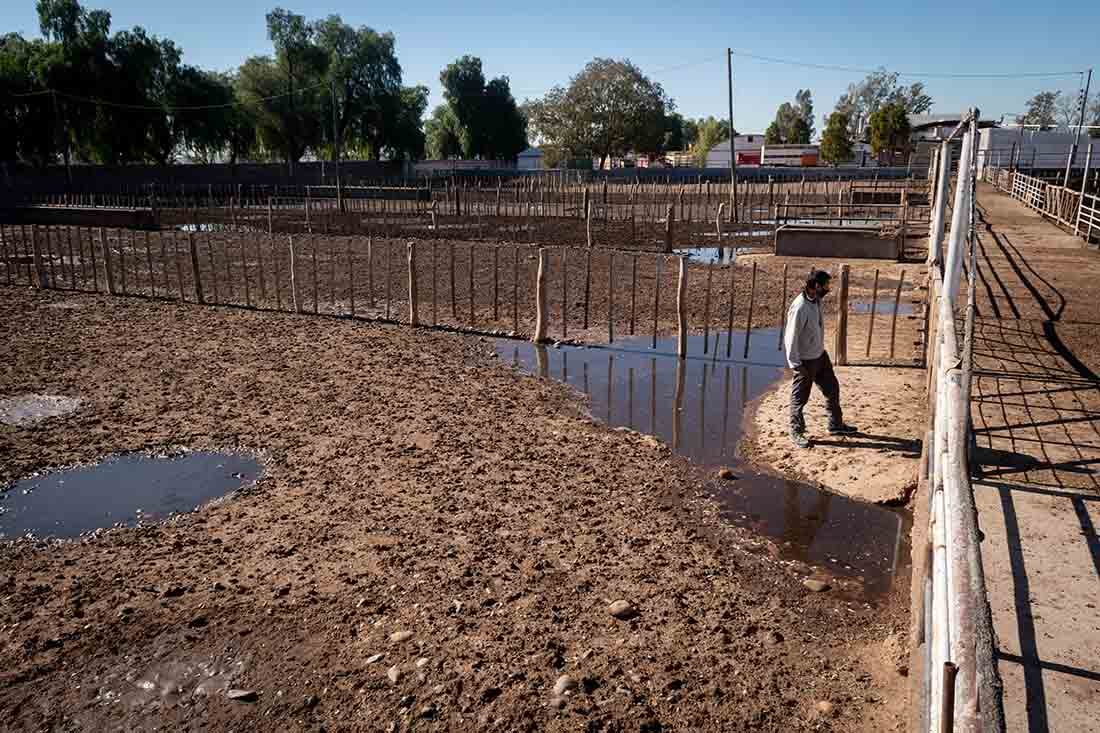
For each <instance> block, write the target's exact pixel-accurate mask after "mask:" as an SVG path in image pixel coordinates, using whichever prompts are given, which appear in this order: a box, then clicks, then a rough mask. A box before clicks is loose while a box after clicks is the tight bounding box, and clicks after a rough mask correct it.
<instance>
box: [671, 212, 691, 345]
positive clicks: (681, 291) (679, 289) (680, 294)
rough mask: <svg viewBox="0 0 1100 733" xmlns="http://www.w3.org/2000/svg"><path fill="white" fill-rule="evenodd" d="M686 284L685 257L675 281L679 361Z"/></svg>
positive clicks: (684, 333)
mask: <svg viewBox="0 0 1100 733" xmlns="http://www.w3.org/2000/svg"><path fill="white" fill-rule="evenodd" d="M670 208H671V207H670ZM687 283H688V264H687V257H680V276H679V278H678V279H677V280H676V355H677V356H678V357H680V358H681V359H683V358H684V357H686V356H687V328H688V322H687Z"/></svg>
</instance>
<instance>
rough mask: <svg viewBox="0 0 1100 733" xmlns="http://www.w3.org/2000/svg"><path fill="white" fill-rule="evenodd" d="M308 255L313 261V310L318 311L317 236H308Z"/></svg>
mask: <svg viewBox="0 0 1100 733" xmlns="http://www.w3.org/2000/svg"><path fill="white" fill-rule="evenodd" d="M309 255H310V260H311V261H312V262H313V273H312V274H313V277H312V278H311V279H312V281H313V312H314V313H318V312H320V311H318V309H317V237H315V236H312V235H311V236H310V238H309Z"/></svg>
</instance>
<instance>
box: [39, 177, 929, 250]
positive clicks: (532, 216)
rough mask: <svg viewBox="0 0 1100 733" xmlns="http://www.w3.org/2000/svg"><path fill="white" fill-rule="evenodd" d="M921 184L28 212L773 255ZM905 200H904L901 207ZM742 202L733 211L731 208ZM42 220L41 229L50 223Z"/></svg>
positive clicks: (529, 192)
mask: <svg viewBox="0 0 1100 733" xmlns="http://www.w3.org/2000/svg"><path fill="white" fill-rule="evenodd" d="M922 197H925V192H924V185H923V184H921V183H917V182H913V181H908V180H906V181H885V180H884V181H877V180H875V181H853V180H840V179H838V180H835V181H830V180H807V179H806V178H802V179H800V180H785V181H776V180H773V179H769V180H767V181H751V180H750V181H740V182H738V184H737V191H736V195H734V193H733V189H732V187H731V186H730V184H729V183H713V182H711V181H709V180H703V179H701V178H700V179H699V180H698V181H696V182H694V183H662V182H645V181H636V182H609V181H606V180H605V181H603V182H599V183H594V184H581V183H577V182H575V181H570V180H568V179H565V178H556V177H526V178H515V179H511V180H508V181H505V180H504V179H501V178H495V179H488V178H486V179H481V178H477V177H465V178H458V179H453V180H451V179H444V180H442V181H438V180H433V179H425V181H424V182H423V185H419V186H413V185H379V186H360V187H352V186H345V187H342V188H341V189H340V190H339V191H338V190H337V189H336V187H334V186H305V187H301V186H296V187H286V186H282V187H269V186H236V187H233V186H213V185H211V186H206V187H203V186H196V185H181V186H178V187H170V188H166V187H152V186H151V187H149V189H148V190H147V191H144V192H140V191H127V192H124V193H120V194H117V195H114V194H103V193H86V194H67V193H58V194H34V195H29V196H28V197H27V199H26V201H24V202H23V204H24V205H33V206H39V207H41V206H49V207H53V206H58V207H93V208H94V207H104V206H107V207H120V208H141V207H145V208H148V209H150V210H151V211H153V212H154V214H155V217H154V218H155V220H156V221H157V222H158V223H159V224H161V225H163V226H177V225H181V224H192V225H199V226H211V225H217V226H222V227H232V228H234V229H236V228H249V229H252V230H260V231H264V230H273V231H276V232H283V233H299V234H301V233H322V234H350V235H372V236H391V237H414V238H417V239H429V238H440V237H442V238H461V239H465V240H469V239H477V240H481V241H496V242H500V241H510V242H535V241H538V242H543V243H551V244H567V243H572V242H577V241H584V242H585V243H586V244H588V245H590V246H607V247H614V248H619V249H639V250H650V251H665V252H671V251H672V250H673V249H674V248H679V247H690V246H700V245H706V244H713V243H714V239H715V238H718V239H721V238H723V237H727V238H735V239H737V240H738V242H739V243H740V244H742V245H743V246H753V247H761V248H768V247H770V246H771V244H772V239H773V233H774V229H775V226H776V220H777V219H778V218H779V212H780V210H782V211H783V212H785V215H787V216H789V215H790V214H791V213H796V214H798V215H801V216H824V215H830V214H831V212H833V211H837V210H840V211H842V212H844V214H843V215H844V216H846V217H848V218H861V217H862V218H875V217H880V216H887V215H888V216H889V217H890V218H891V219H893V220H897V219H898V217H899V215H900V212H901V211H903V210H904V212H906V214H907V215H908V217H909V220H910V221H912V222H919V221H920V220H921V215H922V214H921V210H922V207H923V210H924V212H925V216H926V212H927V205H926V204H927V202H926V200H923V201H922ZM903 201H904V204H903ZM734 202H736V208H735V207H734V205H733V204H734ZM43 223H44V222H43Z"/></svg>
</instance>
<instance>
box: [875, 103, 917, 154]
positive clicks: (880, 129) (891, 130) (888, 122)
mask: <svg viewBox="0 0 1100 733" xmlns="http://www.w3.org/2000/svg"><path fill="white" fill-rule="evenodd" d="M909 129H910V128H909V115H908V113H907V112H906V111H905V107H903V106H901V105H900V104H887V105H884V106H883V107H880V108H879V109H878V110H877V111H876V112H875V113H874V114H873V115H871V151H872V152H873V153H874V154H875V155H878V154H879V153H880V152H883V151H887V152H890V153H893V152H894V151H895V150H899V149H901V150H908V149H909Z"/></svg>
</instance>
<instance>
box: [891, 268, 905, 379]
mask: <svg viewBox="0 0 1100 733" xmlns="http://www.w3.org/2000/svg"><path fill="white" fill-rule="evenodd" d="M904 282H905V270H902V271H901V274H900V275H899V276H898V287H897V289H896V290H895V291H894V316H893V318H891V319H890V358H891V359H893V358H894V335H895V334H896V333H897V329H898V305H899V303H900V302H901V285H902V283H904Z"/></svg>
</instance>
